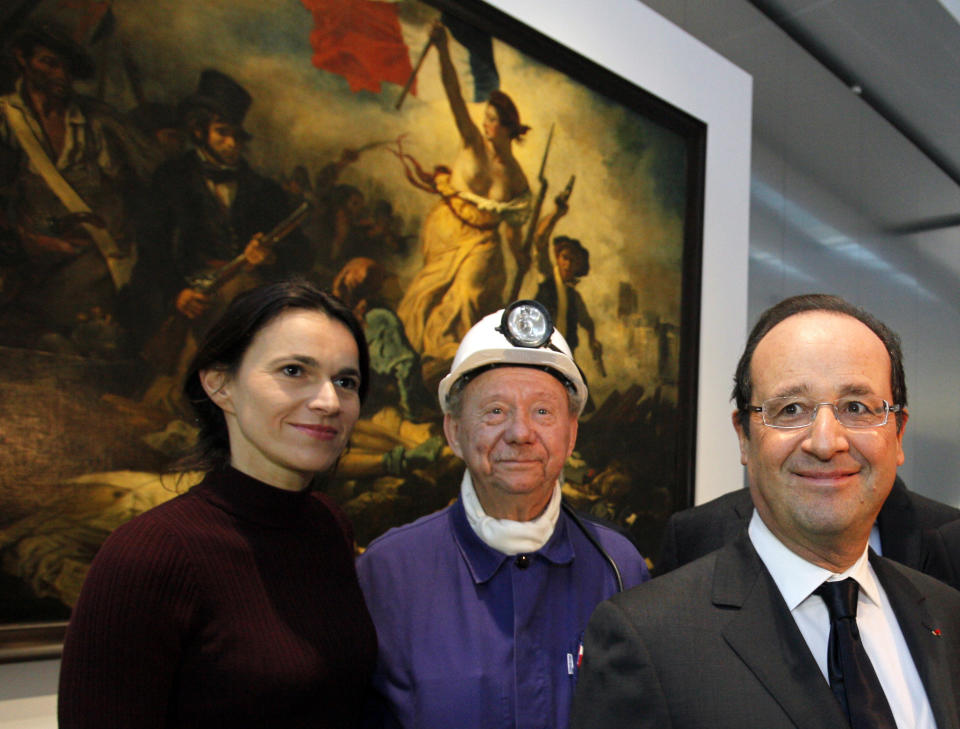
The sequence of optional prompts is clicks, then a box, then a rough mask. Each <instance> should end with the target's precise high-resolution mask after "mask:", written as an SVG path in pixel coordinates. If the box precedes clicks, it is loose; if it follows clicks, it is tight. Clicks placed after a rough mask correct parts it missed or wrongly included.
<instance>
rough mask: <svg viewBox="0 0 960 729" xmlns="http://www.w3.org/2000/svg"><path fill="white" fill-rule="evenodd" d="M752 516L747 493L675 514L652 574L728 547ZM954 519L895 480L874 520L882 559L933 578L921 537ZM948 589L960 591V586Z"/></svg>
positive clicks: (956, 513) (952, 512)
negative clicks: (725, 545)
mask: <svg viewBox="0 0 960 729" xmlns="http://www.w3.org/2000/svg"><path fill="white" fill-rule="evenodd" d="M751 514H753V502H752V501H751V500H750V491H749V490H748V489H739V490H737V491H732V492H731V493H728V494H724V495H723V496H721V497H719V498H716V499H714V500H713V501H709V502H707V503H706V504H701V505H700V506H697V507H694V508H692V509H686V510H684V511H679V512H677V513H676V514H674V515H673V516H671V517H670V519H669V521H667V526H666V530H665V531H664V536H663V543H662V546H661V548H660V559H659V560H657V563H656V564H655V565H654V574H655V575H663V574H666V573H667V572H669V571H671V570H673V569H676V568H677V567H679V566H681V565H684V564H686V563H687V562H692V561H693V560H695V559H697V558H698V557H702V556H703V555H705V554H709V553H710V552H712V551H713V550H715V549H719V548H720V547H722V546H723V545H724V544H728V543H729V542H732V541H733V540H734V539H735V538H736V537H737V536H738V535H739V534H740V532H742V531H743V530H744V529H746V527H747V524H749V523H750V516H751ZM956 519H960V509H954V508H953V507H952V506H947V505H946V504H941V503H940V502H938V501H934V500H933V499H928V498H926V497H925V496H920V495H919V494H915V493H913V492H912V491H909V490H907V487H906V485H904V483H903V481H901V480H900V477H899V476H898V477H897V479H896V481H894V483H893V488H892V489H891V490H890V495H889V496H888V497H887V500H886V502H884V504H883V508H882V509H881V510H880V515H879V516H878V517H877V526H878V528H879V529H880V544H881V546H882V547H883V556H884V557H887V558H889V559H892V560H893V561H895V562H899V563H900V564H905V565H907V566H908V567H913V568H914V569H916V570H921V571H923V572H927V573H928V574H933V571H932V570H928V569H927V566H926V565H927V557H928V555H927V554H926V551H927V549H926V546H925V540H924V532H925V531H928V530H932V529H936V528H937V527H939V526H941V525H942V524H946V523H947V522H950V521H954V520H956ZM935 576H937V577H941V574H937V575H935ZM948 584H951V585H952V586H953V587H956V588H957V589H960V583H955V582H948Z"/></svg>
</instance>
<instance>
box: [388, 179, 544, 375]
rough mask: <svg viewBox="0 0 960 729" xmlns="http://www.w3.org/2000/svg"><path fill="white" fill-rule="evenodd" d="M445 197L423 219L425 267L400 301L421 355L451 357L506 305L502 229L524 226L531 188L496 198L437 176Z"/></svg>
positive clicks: (405, 323)
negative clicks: (483, 320)
mask: <svg viewBox="0 0 960 729" xmlns="http://www.w3.org/2000/svg"><path fill="white" fill-rule="evenodd" d="M434 185H435V187H436V190H437V192H438V193H440V195H441V196H442V200H441V201H440V202H439V203H438V204H437V206H436V207H435V208H434V209H433V210H432V211H431V212H430V213H429V215H428V216H427V219H426V220H425V221H424V224H423V230H422V234H421V241H422V254H423V267H422V268H421V269H420V270H419V271H418V272H417V274H416V276H414V278H413V280H412V281H411V282H410V284H409V286H408V287H407V291H406V293H405V294H404V297H403V299H402V300H401V301H400V304H399V306H398V307H397V315H398V316H399V317H400V320H401V321H402V322H403V326H404V328H405V330H406V333H407V337H408V338H409V340H410V343H411V344H412V345H413V347H414V349H416V350H417V351H419V352H420V354H421V356H422V357H423V358H424V359H426V358H432V359H434V360H440V361H450V360H452V359H453V356H454V354H455V353H456V351H457V346H458V345H459V344H460V340H461V339H462V338H463V335H464V334H466V332H467V330H468V329H470V327H471V326H473V325H474V324H475V323H477V322H478V321H479V320H480V319H481V318H482V317H483V316H485V315H486V314H489V313H490V312H492V311H496V310H497V309H499V308H500V307H502V306H503V289H504V286H505V284H506V268H505V266H504V258H503V250H502V247H501V242H500V234H499V232H498V229H499V227H500V226H501V225H511V226H515V227H517V226H520V225H522V224H523V222H524V221H525V219H526V218H527V217H528V216H529V214H530V206H531V200H530V193H529V191H528V192H526V193H524V194H523V195H520V196H518V197H517V198H514V199H513V200H510V201H507V202H497V201H494V200H489V199H487V198H483V197H481V196H479V195H475V194H473V193H469V192H461V191H456V190H454V189H453V187H452V186H451V185H450V176H449V175H448V174H439V175H437V176H436V178H435V180H434Z"/></svg>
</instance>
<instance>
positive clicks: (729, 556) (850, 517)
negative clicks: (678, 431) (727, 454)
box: [571, 295, 960, 729]
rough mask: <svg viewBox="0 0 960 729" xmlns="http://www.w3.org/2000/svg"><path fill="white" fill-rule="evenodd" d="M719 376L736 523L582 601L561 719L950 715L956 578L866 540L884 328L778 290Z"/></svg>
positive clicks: (855, 721)
mask: <svg viewBox="0 0 960 729" xmlns="http://www.w3.org/2000/svg"><path fill="white" fill-rule="evenodd" d="M736 383H737V384H736V388H735V391H734V395H735V397H736V402H737V409H736V411H734V413H733V425H734V428H735V429H736V431H737V435H738V436H739V440H740V458H741V461H742V462H743V464H744V465H745V466H746V467H747V476H748V482H749V486H750V494H751V496H752V498H753V504H754V507H755V511H754V514H753V516H752V517H751V520H750V526H749V529H748V531H747V532H746V533H744V534H742V535H741V536H740V537H739V538H738V539H736V540H735V541H733V542H732V543H730V544H727V545H726V546H724V547H722V548H721V549H719V550H717V551H715V552H713V553H711V554H709V555H708V556H706V557H703V558H701V559H699V560H696V561H694V562H691V563H690V564H687V565H685V566H683V567H681V568H679V569H677V570H674V571H673V572H671V573H669V574H667V575H664V576H663V577H660V578H657V579H656V580H653V581H652V582H650V583H649V584H647V585H643V586H641V587H640V588H638V589H636V590H633V591H631V592H630V593H627V594H625V595H621V596H617V597H615V598H613V599H612V600H609V601H607V602H605V603H603V604H602V605H601V606H600V607H598V608H597V611H596V612H595V613H594V616H593V617H592V618H591V620H590V626H589V627H588V629H587V633H586V638H585V645H584V662H583V667H582V671H581V676H580V683H579V686H578V689H577V695H576V697H575V699H574V707H573V712H572V717H573V718H572V720H571V726H573V727H577V729H586V728H587V727H616V728H617V729H623V728H625V727H667V726H669V727H672V729H688V728H689V729H692V728H693V727H697V728H698V729H700V728H701V727H713V728H715V729H724V728H730V729H733V728H734V727H735V728H736V729H750V728H751V727H756V728H757V729H786V728H787V727H791V728H793V729H797V728H798V727H802V728H803V729H837V727H853V729H878V728H880V727H883V728H885V729H894V727H900V729H903V728H904V727H934V726H936V727H938V728H939V729H946V728H947V727H952V728H953V729H957V727H960V709H958V706H960V704H958V699H957V697H958V696H960V592H957V591H956V590H954V589H952V588H950V587H948V586H946V585H945V584H943V583H942V582H939V581H937V580H935V579H933V578H931V577H929V576H927V575H924V574H922V573H920V572H917V571H915V570H913V569H911V568H909V567H905V566H902V565H900V564H898V563H896V562H893V561H892V560H889V559H887V558H884V557H878V556H877V555H876V554H875V553H873V552H872V551H871V550H869V548H868V541H869V538H870V531H871V528H872V527H873V524H874V521H875V519H876V516H877V513H878V512H879V511H880V507H881V506H882V505H883V502H884V500H885V499H886V497H887V494H888V493H889V492H890V490H891V488H892V486H893V482H894V479H895V477H896V470H897V466H899V465H900V464H901V463H902V462H903V458H904V456H903V449H902V439H903V431H904V427H905V426H906V424H907V412H906V410H905V409H904V406H905V405H906V386H905V382H904V375H903V365H902V359H901V353H900V345H899V341H898V339H897V336H896V335H895V334H894V333H893V332H892V331H890V330H889V329H888V328H887V327H886V326H885V325H884V324H882V323H881V322H879V321H878V320H877V319H875V318H874V317H873V316H871V315H870V314H868V313H867V312H865V311H863V310H862V309H859V308H857V307H854V306H852V305H850V304H848V303H847V302H845V301H843V300H842V299H839V298H837V297H833V296H824V295H810V296H801V297H794V298H791V299H787V300H785V301H783V302H781V303H780V304H777V305H776V306H774V307H773V308H772V309H770V310H768V311H767V312H766V313H764V314H763V316H761V318H760V321H759V322H758V323H757V325H756V326H755V327H754V329H753V331H752V332H751V334H750V337H749V339H748V341H747V346H746V349H745V351H744V353H743V355H742V356H741V358H740V364H739V366H738V368H737V378H736Z"/></svg>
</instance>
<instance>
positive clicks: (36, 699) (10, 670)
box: [0, 661, 60, 729]
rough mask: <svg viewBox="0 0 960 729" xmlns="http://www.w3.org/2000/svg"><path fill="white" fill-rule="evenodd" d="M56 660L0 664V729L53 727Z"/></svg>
mask: <svg viewBox="0 0 960 729" xmlns="http://www.w3.org/2000/svg"><path fill="white" fill-rule="evenodd" d="M59 672H60V661H35V662H31V663H8V664H6V665H0V729H53V727H56V725H57V676H58V674H59Z"/></svg>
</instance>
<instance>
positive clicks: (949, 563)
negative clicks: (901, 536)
mask: <svg viewBox="0 0 960 729" xmlns="http://www.w3.org/2000/svg"><path fill="white" fill-rule="evenodd" d="M925 542H926V548H925V553H926V556H925V560H924V563H923V571H924V572H926V573H927V574H928V575H933V576H934V577H936V578H937V579H938V580H942V581H943V582H946V583H947V584H948V585H953V586H954V587H956V588H957V589H958V590H960V521H952V522H950V523H949V524H944V525H943V526H941V527H940V528H939V529H931V530H930V531H928V532H927V533H926V534H925Z"/></svg>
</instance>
